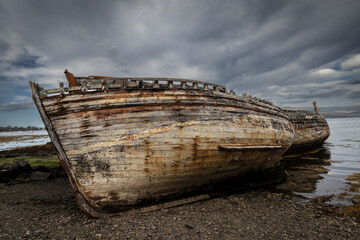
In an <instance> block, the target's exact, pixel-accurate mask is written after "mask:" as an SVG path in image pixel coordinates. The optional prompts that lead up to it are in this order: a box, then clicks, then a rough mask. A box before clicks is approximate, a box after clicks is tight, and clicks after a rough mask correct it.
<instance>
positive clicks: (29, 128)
mask: <svg viewBox="0 0 360 240" xmlns="http://www.w3.org/2000/svg"><path fill="white" fill-rule="evenodd" d="M37 130H44V128H40V127H31V126H27V127H11V126H7V127H1V126H0V132H16V131H37Z"/></svg>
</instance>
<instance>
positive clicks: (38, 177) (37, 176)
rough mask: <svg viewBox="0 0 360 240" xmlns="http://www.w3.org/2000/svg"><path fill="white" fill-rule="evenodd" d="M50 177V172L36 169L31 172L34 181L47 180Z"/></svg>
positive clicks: (31, 178)
mask: <svg viewBox="0 0 360 240" xmlns="http://www.w3.org/2000/svg"><path fill="white" fill-rule="evenodd" d="M49 177H50V172H40V171H36V172H32V173H31V175H30V180H32V181H37V180H45V179H48V178H49Z"/></svg>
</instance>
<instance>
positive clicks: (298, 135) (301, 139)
mask: <svg viewBox="0 0 360 240" xmlns="http://www.w3.org/2000/svg"><path fill="white" fill-rule="evenodd" d="M313 104H314V112H309V111H305V110H295V109H283V110H284V112H285V113H286V114H287V115H288V117H289V120H290V121H291V123H292V124H293V126H294V130H295V138H294V141H293V144H292V145H291V147H290V148H289V149H288V150H287V151H286V153H285V154H286V155H289V154H298V153H303V152H307V151H310V150H313V149H316V148H317V147H319V146H321V145H322V144H323V142H325V140H326V139H327V138H328V137H329V136H330V128H329V125H328V123H327V121H326V119H325V118H324V117H323V116H322V115H321V114H320V113H319V112H318V110H317V106H316V102H314V103H313Z"/></svg>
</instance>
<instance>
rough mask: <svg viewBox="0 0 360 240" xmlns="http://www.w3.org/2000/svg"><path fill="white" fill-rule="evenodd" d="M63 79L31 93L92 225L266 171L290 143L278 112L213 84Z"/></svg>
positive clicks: (284, 121) (35, 86) (287, 127)
mask: <svg viewBox="0 0 360 240" xmlns="http://www.w3.org/2000/svg"><path fill="white" fill-rule="evenodd" d="M65 73H66V76H67V79H68V81H69V87H64V84H63V83H60V87H59V88H57V89H49V90H44V89H43V88H41V87H40V86H39V85H38V84H37V83H33V82H30V86H31V89H32V94H33V99H34V102H35V104H36V106H37V108H38V110H39V113H40V115H41V117H42V120H43V122H44V124H45V126H46V129H47V131H48V133H49V136H50V138H51V140H52V142H53V143H54V145H55V147H56V149H57V151H58V155H59V157H60V159H61V162H62V165H63V167H64V168H65V169H66V172H67V174H68V177H69V179H70V182H71V184H72V187H73V188H74V189H75V191H76V194H75V196H76V198H77V201H78V203H79V205H80V207H81V208H82V209H83V210H84V211H85V212H87V213H88V214H89V215H91V216H93V217H104V216H109V215H110V216H111V215H113V214H114V213H117V212H120V211H124V210H127V209H133V208H136V206H141V205H142V206H144V205H146V204H149V203H152V204H153V203H154V202H155V203H162V202H163V201H164V200H165V199H167V197H169V196H174V195H179V194H180V195H181V193H186V192H189V191H191V190H193V189H197V188H199V187H201V186H204V185H206V184H209V183H212V182H218V181H221V180H223V179H227V178H232V177H237V176H240V175H242V174H244V173H246V172H249V171H260V170H263V169H270V168H272V167H274V166H275V165H277V164H279V161H280V156H281V155H282V154H283V153H284V152H285V151H286V150H287V149H288V147H290V145H291V144H292V141H293V138H294V130H293V127H292V124H291V123H290V121H289V120H288V117H287V115H286V114H284V112H283V111H282V110H281V109H279V108H278V107H276V106H274V105H273V104H272V103H270V102H268V101H266V100H262V99H257V98H255V97H251V96H246V95H245V94H244V95H243V96H236V95H235V93H234V91H232V90H231V91H230V92H228V91H227V90H226V89H225V87H223V86H220V85H216V84H211V83H207V82H201V81H194V80H184V79H171V78H131V77H130V78H113V77H99V76H92V77H91V76H90V77H76V78H75V77H74V76H73V75H72V74H71V73H69V72H67V71H65ZM192 200H194V199H192ZM195 200H196V197H195ZM186 202H187V200H179V201H175V202H173V203H172V204H174V205H176V204H183V203H186ZM162 206H164V205H162ZM148 209H150V210H151V209H153V208H151V207H150V208H148Z"/></svg>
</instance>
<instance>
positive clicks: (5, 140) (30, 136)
mask: <svg viewBox="0 0 360 240" xmlns="http://www.w3.org/2000/svg"><path fill="white" fill-rule="evenodd" d="M47 142H50V138H49V136H48V133H47V131H17V132H0V151H3V150H9V149H13V148H17V147H27V146H33V145H42V144H45V143H47Z"/></svg>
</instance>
